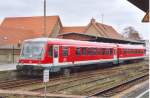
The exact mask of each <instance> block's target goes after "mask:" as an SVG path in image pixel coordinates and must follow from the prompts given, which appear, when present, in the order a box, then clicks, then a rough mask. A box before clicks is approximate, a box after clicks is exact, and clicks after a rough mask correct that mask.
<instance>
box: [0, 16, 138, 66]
mask: <svg viewBox="0 0 150 98" xmlns="http://www.w3.org/2000/svg"><path fill="white" fill-rule="evenodd" d="M43 22H44V17H43V16H34V17H7V18H5V19H4V20H3V21H2V23H1V25H0V63H15V62H16V61H17V59H18V58H19V54H20V48H21V43H22V42H23V41H24V40H26V39H31V38H37V37H43V36H44V37H49V38H64V39H75V40H88V41H101V42H115V43H133V44H137V43H139V42H137V41H131V40H129V39H125V38H124V37H123V36H122V35H121V34H120V33H118V32H117V31H116V30H115V29H114V28H113V27H112V26H110V25H106V24H102V23H99V22H97V21H96V20H95V19H94V18H92V19H91V20H90V21H89V23H88V24H87V25H85V26H68V27H66V26H63V25H62V23H61V20H60V17H59V16H46V32H45V33H44V25H43Z"/></svg>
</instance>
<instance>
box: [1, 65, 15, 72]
mask: <svg viewBox="0 0 150 98" xmlns="http://www.w3.org/2000/svg"><path fill="white" fill-rule="evenodd" d="M14 69H16V64H0V71H5V70H14Z"/></svg>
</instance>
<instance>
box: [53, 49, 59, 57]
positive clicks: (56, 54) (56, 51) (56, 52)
mask: <svg viewBox="0 0 150 98" xmlns="http://www.w3.org/2000/svg"><path fill="white" fill-rule="evenodd" d="M57 57H58V47H54V58H57Z"/></svg>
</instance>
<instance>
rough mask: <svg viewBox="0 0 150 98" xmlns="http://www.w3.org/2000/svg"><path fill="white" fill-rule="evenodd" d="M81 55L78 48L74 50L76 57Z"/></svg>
mask: <svg viewBox="0 0 150 98" xmlns="http://www.w3.org/2000/svg"><path fill="white" fill-rule="evenodd" d="M80 54H81V51H80V48H76V55H78V56H79V55H80Z"/></svg>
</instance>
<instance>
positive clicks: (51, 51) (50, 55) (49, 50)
mask: <svg viewBox="0 0 150 98" xmlns="http://www.w3.org/2000/svg"><path fill="white" fill-rule="evenodd" d="M48 56H49V57H52V56H53V47H52V46H49V47H48Z"/></svg>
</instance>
